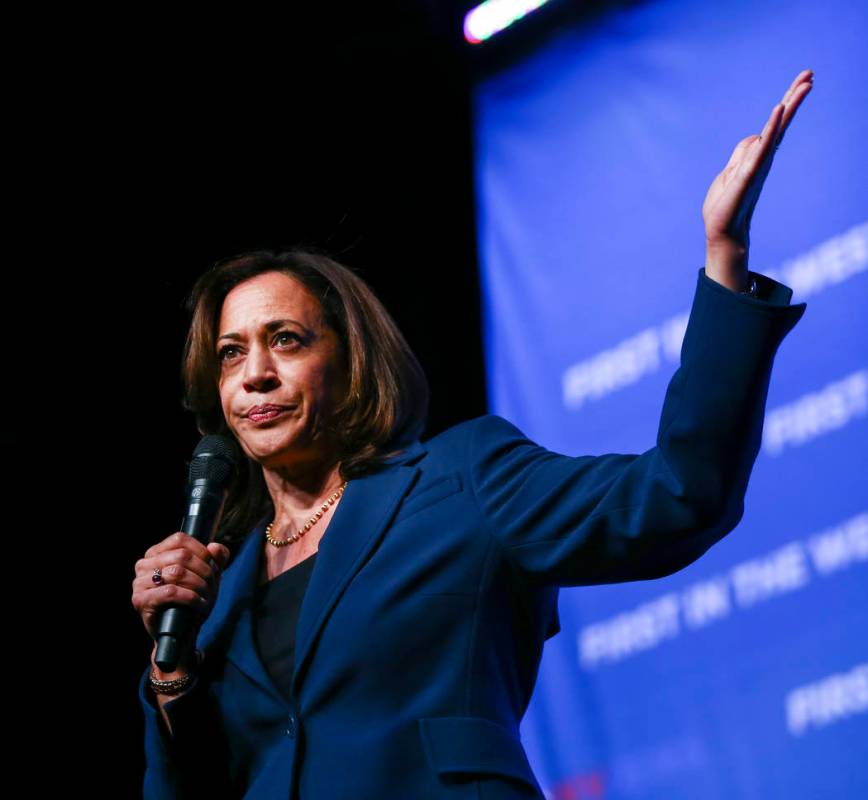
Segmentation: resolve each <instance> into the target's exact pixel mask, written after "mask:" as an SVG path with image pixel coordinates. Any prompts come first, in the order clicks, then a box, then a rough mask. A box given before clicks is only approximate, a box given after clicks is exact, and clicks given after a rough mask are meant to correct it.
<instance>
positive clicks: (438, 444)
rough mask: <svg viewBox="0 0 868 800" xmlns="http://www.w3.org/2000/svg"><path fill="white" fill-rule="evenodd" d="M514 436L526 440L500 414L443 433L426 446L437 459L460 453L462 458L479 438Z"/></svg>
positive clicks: (461, 423) (477, 418) (486, 415)
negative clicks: (439, 456)
mask: <svg viewBox="0 0 868 800" xmlns="http://www.w3.org/2000/svg"><path fill="white" fill-rule="evenodd" d="M514 436H519V437H521V438H526V437H525V435H524V433H523V432H522V431H520V430H519V429H518V428H517V427H516V426H515V425H513V424H512V423H511V422H510V421H509V420H507V419H505V418H504V417H501V416H500V415H498V414H482V415H480V416H478V417H473V418H472V419H467V420H464V421H463V422H459V423H457V424H456V425H453V426H452V427H451V428H447V429H446V430H444V431H441V432H440V433H438V434H436V435H435V436H432V437H431V438H430V439H426V440H425V442H424V444H425V447H426V448H427V449H428V451H429V452H430V453H431V454H432V455H434V456H435V457H436V456H438V455H441V456H442V455H445V454H448V453H451V454H453V455H457V454H459V453H460V454H462V457H466V455H467V454H468V452H469V449H470V444H471V442H472V441H474V440H478V439H479V438H483V439H492V438H494V439H499V438H512V437H514Z"/></svg>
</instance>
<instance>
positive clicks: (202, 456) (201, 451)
mask: <svg viewBox="0 0 868 800" xmlns="http://www.w3.org/2000/svg"><path fill="white" fill-rule="evenodd" d="M238 461H239V456H238V448H237V447H236V445H235V442H234V440H233V439H230V438H229V437H228V436H216V435H215V436H203V437H202V439H201V440H200V441H199V444H197V445H196V449H195V450H194V451H193V460H192V461H191V462H190V473H189V478H188V481H187V512H186V515H185V516H184V521H183V522H182V523H181V530H182V531H184V533H186V534H187V535H188V536H193V537H194V538H196V539H198V540H199V541H200V542H202V544H208V543H209V542H210V541H211V539H212V538H213V536H214V532H215V531H216V530H217V525H218V523H219V522H220V515H221V514H222V512H223V504H224V503H225V502H226V495H227V493H228V489H229V484H230V482H231V481H232V477H233V475H234V474H235V472H236V470H237V468H238ZM194 614H195V612H194V611H193V610H192V609H190V608H188V607H187V606H167V607H166V608H165V609H164V611H163V613H162V616H161V617H160V623H159V625H158V627H157V653H156V656H155V658H154V661H155V662H156V664H157V666H158V667H159V668H160V669H161V670H162V671H163V672H174V671H175V670H176V669H177V668H178V662H179V661H180V660H181V654H182V653H183V652H184V650H185V649H186V648H187V647H189V646H191V645H192V644H193V643H192V642H190V641H189V639H190V636H191V634H192V631H193V623H194V622H195V616H194Z"/></svg>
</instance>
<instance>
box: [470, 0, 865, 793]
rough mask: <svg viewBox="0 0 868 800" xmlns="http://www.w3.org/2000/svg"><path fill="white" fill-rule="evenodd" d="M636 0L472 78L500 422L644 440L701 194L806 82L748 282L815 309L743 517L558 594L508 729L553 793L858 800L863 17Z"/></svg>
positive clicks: (686, 298)
mask: <svg viewBox="0 0 868 800" xmlns="http://www.w3.org/2000/svg"><path fill="white" fill-rule="evenodd" d="M866 8H868V7H866V6H865V4H864V3H862V2H855V0H854V1H851V2H846V1H845V0H830V2H828V3H824V4H822V5H819V4H816V3H813V2H807V0H788V2H779V1H775V2H770V1H768V0H763V1H762V2H756V1H755V0H753V1H752V2H747V0H742V1H741V2H727V3H721V4H708V3H699V2H687V0H666V1H665V2H646V3H643V4H638V5H636V6H634V7H632V8H627V9H621V10H620V11H615V12H611V13H609V14H606V15H603V16H601V17H598V18H597V19H595V20H593V21H592V22H590V23H587V24H585V25H583V26H581V27H575V28H574V29H568V30H562V31H560V32H558V34H557V36H556V37H553V38H552V39H551V40H550V41H549V42H548V43H547V44H546V45H545V47H544V48H542V49H541V50H538V51H536V52H535V53H534V54H533V55H532V56H531V57H529V58H525V59H524V60H523V61H522V62H521V63H519V64H516V65H513V66H512V67H510V68H508V69H506V70H504V71H501V72H500V73H498V74H497V75H496V76H494V77H489V78H486V79H485V80H484V81H482V82H480V83H478V84H477V86H476V87H475V89H474V113H475V140H476V183H477V197H478V207H477V214H478V232H479V248H480V264H481V270H482V287H483V298H484V309H483V318H484V325H485V331H484V335H485V346H486V354H487V368H488V385H489V409H490V411H491V412H492V413H495V414H500V415H501V416H504V417H506V418H507V419H509V420H510V421H511V422H513V423H514V424H516V425H517V426H518V427H519V428H520V429H521V430H522V431H523V432H524V433H525V434H527V435H528V436H529V437H530V438H531V439H533V440H534V441H536V442H538V443H540V444H542V445H544V446H546V447H548V448H550V449H552V450H555V451H557V452H560V453H565V454H568V455H573V456H579V455H602V454H606V453H641V452H644V451H645V450H648V449H649V448H651V447H653V446H654V443H655V437H656V434H657V425H658V422H659V420H660V411H661V405H662V401H663V397H664V394H665V391H666V387H667V384H668V382H669V380H670V378H671V377H672V375H673V373H674V371H675V370H676V368H677V366H678V363H679V353H680V347H681V342H682V339H683V337H684V332H685V326H686V323H687V319H688V314H689V311H690V305H691V302H692V299H693V296H694V291H695V287H696V282H697V272H698V270H699V269H700V268H701V267H702V266H703V263H704V258H705V238H704V228H703V222H702V215H701V207H702V202H703V199H704V197H705V193H706V191H707V190H708V187H709V185H710V183H711V181H712V180H713V179H714V177H715V176H716V175H717V174H718V172H720V171H721V169H722V168H723V166H724V165H725V164H726V162H727V160H728V159H729V156H730V154H731V152H732V150H733V148H734V146H735V144H736V143H737V142H738V141H740V140H741V139H742V138H744V137H745V136H747V135H749V134H752V133H758V132H759V131H760V130H761V128H762V125H763V123H764V122H765V120H766V119H767V117H768V115H769V113H770V111H771V109H772V107H773V106H774V104H775V103H777V102H778V101H779V100H780V99H781V96H782V94H783V92H784V90H785V89H786V88H787V86H789V84H790V82H791V81H792V79H793V78H794V77H795V75H796V74H797V73H798V72H799V71H800V70H801V69H803V68H810V69H813V70H814V72H815V83H814V89H813V91H812V92H811V94H810V95H809V96H808V98H807V100H806V101H805V103H804V105H803V106H802V109H801V110H800V112H799V114H798V116H797V118H796V120H795V121H794V123H793V125H792V127H791V128H790V130H789V132H788V133H787V136H786V138H785V140H784V142H783V144H782V146H781V148H780V150H779V151H778V153H777V157H776V159H775V163H774V166H773V168H772V171H771V174H770V176H769V178H768V180H767V182H766V186H765V189H764V192H763V195H762V197H761V199H760V201H759V205H758V207H757V210H756V213H755V214H754V218H753V225H752V234H751V254H750V268H751V269H752V270H754V271H756V272H759V273H761V274H764V275H767V276H769V277H771V278H774V279H775V280H777V281H779V282H781V283H783V284H785V285H786V286H788V287H790V288H791V289H792V290H793V297H792V301H791V302H792V303H800V302H806V303H807V308H806V311H805V314H804V317H803V318H802V319H801V321H800V322H799V323H798V325H797V326H796V327H795V328H794V330H793V331H792V332H791V333H790V334H789V335H788V336H787V337H786V339H785V340H784V341H783V343H782V345H781V347H780V350H779V351H778V353H777V356H776V358H775V362H774V367H773V370H772V376H771V384H770V389H769V395H768V402H767V405H766V416H765V424H764V432H763V440H762V446H761V450H760V453H759V455H758V457H757V461H756V464H755V466H754V469H753V473H752V476H751V479H750V484H749V488H748V491H747V494H746V497H745V513H744V517H743V519H742V520H741V522H740V523H739V524H738V526H737V527H736V529H735V530H734V531H733V532H732V533H730V534H729V535H728V536H727V537H725V538H724V539H723V540H722V541H721V542H719V543H718V544H716V545H715V546H714V547H712V548H711V550H710V551H709V552H708V553H706V554H705V555H704V556H703V557H702V558H700V559H699V560H698V561H696V562H695V563H693V564H692V565H690V566H689V567H687V568H686V569H684V570H682V571H680V572H678V573H676V574H674V575H671V576H669V577H666V578H662V579H659V580H650V581H641V582H632V583H622V584H617V585H609V586H593V587H573V588H564V589H561V592H560V599H559V609H560V619H561V627H562V629H561V632H560V633H559V634H558V635H557V636H555V637H554V638H552V639H550V640H549V641H548V642H547V643H546V647H545V654H544V657H543V663H542V666H541V670H540V675H539V681H538V684H537V688H536V691H535V694H534V696H533V699H532V701H531V705H530V708H529V709H528V712H527V714H526V716H525V718H524V720H523V722H522V726H521V732H522V741H523V743H524V746H525V749H526V750H527V752H528V756H529V758H530V761H531V763H532V765H533V767H534V771H535V772H536V774H537V777H538V778H539V780H540V783H541V785H542V786H543V789H544V790H545V791H546V793H547V794H548V795H549V796H550V797H552V798H558V799H559V800H560V798H570V799H571V800H572V799H575V800H578V799H579V798H603V797H604V798H666V800H672V799H673V798H691V800H695V799H696V798H703V799H704V800H712V799H714V798H721V800H722V799H723V798H727V800H731V799H732V798H772V797H775V798H777V797H786V798H857V797H861V798H864V797H868V456H866V453H868V57H866V53H868V47H866V44H865V43H866V41H868V10H866Z"/></svg>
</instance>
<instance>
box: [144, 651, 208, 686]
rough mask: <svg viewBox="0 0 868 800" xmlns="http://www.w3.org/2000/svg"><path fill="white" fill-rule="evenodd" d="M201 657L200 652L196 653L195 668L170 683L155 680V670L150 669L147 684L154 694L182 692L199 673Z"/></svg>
mask: <svg viewBox="0 0 868 800" xmlns="http://www.w3.org/2000/svg"><path fill="white" fill-rule="evenodd" d="M202 659H203V655H202V652H201V651H200V650H197V651H196V667H195V668H194V669H191V670H190V671H189V672H188V673H187V674H186V675H182V676H181V677H180V678H173V679H172V680H170V681H161V680H159V679H158V678H157V670H156V669H155V668H154V667H151V674H150V679H149V683H150V686H151V689H153V691H154V693H155V694H168V695H175V694H180V693H181V692H183V691H184V690H185V689H186V688H187V687H188V686H189V685H190V684H191V683H192V682H193V679H194V678H195V677H196V675H197V674H198V672H199V666H201V664H202Z"/></svg>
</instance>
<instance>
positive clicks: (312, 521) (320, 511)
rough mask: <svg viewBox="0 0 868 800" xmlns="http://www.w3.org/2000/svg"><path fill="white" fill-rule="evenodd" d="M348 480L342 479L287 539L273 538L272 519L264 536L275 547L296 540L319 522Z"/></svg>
mask: <svg viewBox="0 0 868 800" xmlns="http://www.w3.org/2000/svg"><path fill="white" fill-rule="evenodd" d="M347 483H348V481H344V483H343V486H341V488H340V489H338V490H337V491H336V492H335V493H334V494H333V495H332V496H331V497H329V499H328V500H326V501H325V502H324V503H323V504H322V506H320V508H318V509H317V512H316V514H314V516H312V517H311V518H310V519H309V520H308V521H307V522H305V523H304V527H303V528H299V529H298V530H297V531H296V532H295V533H294V534H293V535H292V536H290V537H289V538H288V539H275V538H274V537H272V535H271V526H272V525H274V520H272V521H271V522H270V523H269V525H268V527H267V528H266V529H265V538H266V539H268V541H269V542H270V543H271V544H273V545H274V546H275V547H286V546H287V545H288V544H292V543H293V542H297V541H298V540H299V539H301V537H302V536H304V535H305V534H306V533H307V532H308V531H309V530H310V529H311V527H313V526H314V525H316V523H317V522H319V518H320V517H321V516H322V515H323V512H324V511H328V510H329V506H332V505H334V503H335V501H336V500H337V499H338V498H339V497H340V496H341V495H342V494H343V493H344V489H346V488H347Z"/></svg>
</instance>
